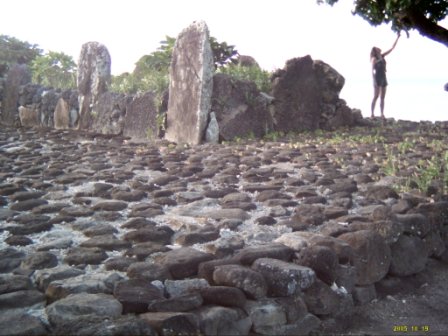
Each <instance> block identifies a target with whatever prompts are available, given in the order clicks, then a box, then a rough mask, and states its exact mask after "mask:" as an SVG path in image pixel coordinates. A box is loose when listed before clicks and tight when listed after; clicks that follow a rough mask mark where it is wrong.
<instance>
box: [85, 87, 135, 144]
mask: <svg viewBox="0 0 448 336" xmlns="http://www.w3.org/2000/svg"><path fill="white" fill-rule="evenodd" d="M127 106H128V98H127V97H126V96H125V95H124V94H121V93H116V92H104V93H102V94H100V95H99V96H98V98H97V101H96V103H95V104H94V105H93V106H92V113H91V115H92V121H91V124H90V127H89V128H90V130H91V131H93V132H94V133H100V134H113V135H118V134H121V133H122V132H123V127H124V119H125V115H126V108H127Z"/></svg>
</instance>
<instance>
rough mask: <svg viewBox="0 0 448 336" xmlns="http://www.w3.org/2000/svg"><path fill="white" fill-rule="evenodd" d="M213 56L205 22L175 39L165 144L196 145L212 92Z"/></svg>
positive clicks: (198, 23) (194, 24) (205, 123)
mask: <svg viewBox="0 0 448 336" xmlns="http://www.w3.org/2000/svg"><path fill="white" fill-rule="evenodd" d="M213 72H214V63H213V53H212V49H211V46H210V41H209V31H208V27H207V25H206V23H205V22H203V21H200V22H193V23H192V24H191V25H190V26H189V27H188V28H186V29H184V30H183V31H182V32H181V33H180V34H179V36H178V37H177V40H176V44H175V45H174V50H173V57H172V61H171V69H170V87H169V101H168V113H167V130H166V134H165V137H166V139H167V140H170V141H174V142H178V143H187V144H191V145H196V144H199V143H200V142H201V141H202V139H203V137H204V133H205V129H206V127H207V124H208V118H209V113H210V106H211V96H212V91H213Z"/></svg>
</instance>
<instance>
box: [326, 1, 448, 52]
mask: <svg viewBox="0 0 448 336" xmlns="http://www.w3.org/2000/svg"><path fill="white" fill-rule="evenodd" d="M338 1H339V0H317V2H318V3H324V2H325V3H328V4H330V5H333V4H335V3H336V2H338ZM354 5H355V9H354V10H353V14H356V15H359V16H361V17H362V18H363V19H365V20H366V21H368V22H369V23H370V24H371V25H373V26H378V25H381V24H383V23H386V24H387V23H391V24H392V29H393V30H394V31H401V30H404V31H406V32H408V31H409V30H411V29H416V30H418V31H419V32H420V34H421V35H423V36H425V37H427V38H430V39H432V40H434V41H437V42H440V43H442V44H443V45H445V46H446V47H448V29H446V28H444V27H442V26H441V25H439V23H440V21H442V20H443V19H445V18H446V16H447V15H448V1H447V0H354Z"/></svg>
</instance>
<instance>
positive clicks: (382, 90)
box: [370, 33, 400, 119]
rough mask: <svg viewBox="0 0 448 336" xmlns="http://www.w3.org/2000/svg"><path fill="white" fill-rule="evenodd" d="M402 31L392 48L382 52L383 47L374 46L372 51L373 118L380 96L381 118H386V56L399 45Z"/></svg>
mask: <svg viewBox="0 0 448 336" xmlns="http://www.w3.org/2000/svg"><path fill="white" fill-rule="evenodd" d="M399 38H400V33H398V36H397V39H396V40H395V42H394V45H393V46H392V48H390V49H389V50H388V51H386V52H385V53H381V49H380V48H377V47H373V48H372V51H371V52H370V61H371V62H372V74H373V88H374V93H373V100H372V108H371V109H372V118H374V117H375V114H374V111H375V105H376V101H377V99H378V97H380V109H381V118H383V119H384V98H385V97H386V88H387V79H386V60H385V59H384V57H386V56H387V55H389V54H390V53H391V51H392V50H394V48H395V46H396V45H397V42H398V39H399Z"/></svg>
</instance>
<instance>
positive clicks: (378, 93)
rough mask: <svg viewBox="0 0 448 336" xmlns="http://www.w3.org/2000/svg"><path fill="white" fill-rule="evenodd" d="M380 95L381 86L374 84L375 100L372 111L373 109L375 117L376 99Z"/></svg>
mask: <svg viewBox="0 0 448 336" xmlns="http://www.w3.org/2000/svg"><path fill="white" fill-rule="evenodd" d="M379 95H380V87H379V86H376V85H374V86H373V100H372V106H371V111H372V115H371V117H372V118H373V117H374V116H375V113H374V112H375V105H376V101H377V99H378V96H379Z"/></svg>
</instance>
